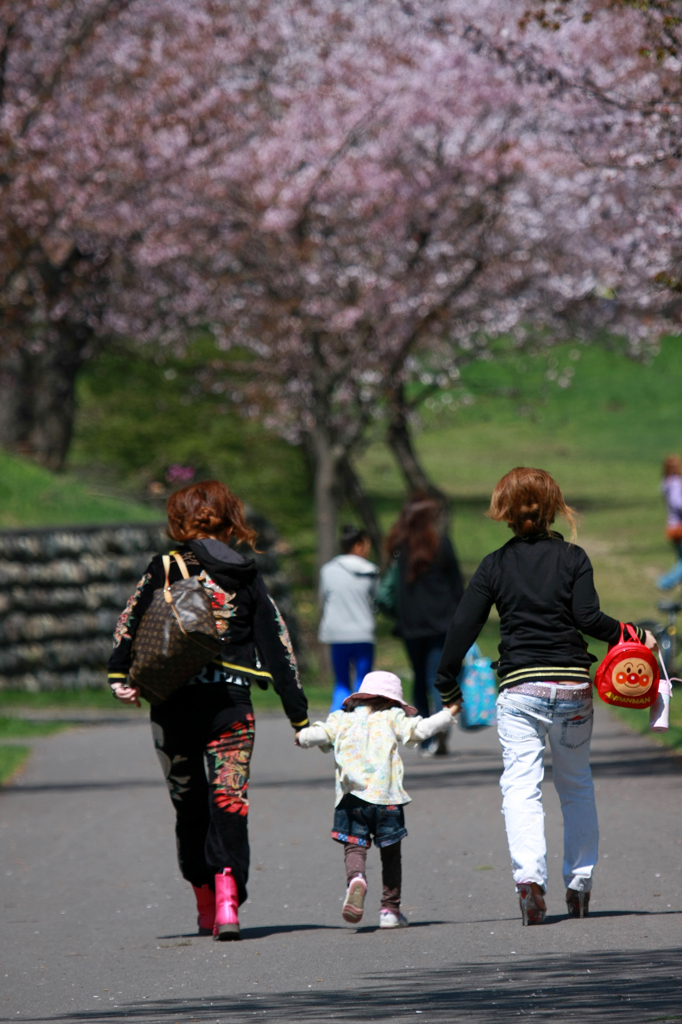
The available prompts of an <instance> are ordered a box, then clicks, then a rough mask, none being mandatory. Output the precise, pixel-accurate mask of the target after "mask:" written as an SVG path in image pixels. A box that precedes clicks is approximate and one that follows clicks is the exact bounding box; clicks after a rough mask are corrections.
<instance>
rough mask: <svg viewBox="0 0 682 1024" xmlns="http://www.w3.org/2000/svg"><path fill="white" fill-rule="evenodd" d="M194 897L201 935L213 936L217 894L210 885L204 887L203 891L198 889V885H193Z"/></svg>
mask: <svg viewBox="0 0 682 1024" xmlns="http://www.w3.org/2000/svg"><path fill="white" fill-rule="evenodd" d="M192 888H193V889H194V895H195V897H196V901H197V911H198V916H197V924H198V925H199V935H213V925H214V923H215V893H214V892H213V890H212V889H211V887H210V886H209V885H202V887H201V889H197V887H196V885H193V886H192Z"/></svg>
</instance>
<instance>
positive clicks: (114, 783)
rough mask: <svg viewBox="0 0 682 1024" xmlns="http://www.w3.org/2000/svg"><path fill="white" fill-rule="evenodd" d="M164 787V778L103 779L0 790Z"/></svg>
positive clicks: (27, 791) (31, 790)
mask: <svg viewBox="0 0 682 1024" xmlns="http://www.w3.org/2000/svg"><path fill="white" fill-rule="evenodd" d="M149 786H152V787H155V788H158V787H161V788H163V789H165V788H166V783H165V780H164V779H103V780H102V781H101V782H40V783H35V784H34V783H28V784H27V785H21V784H19V783H14V784H13V785H11V786H2V788H1V789H0V792H2V795H3V796H4V795H5V794H6V793H52V792H53V791H58V790H80V789H134V788H146V787H149Z"/></svg>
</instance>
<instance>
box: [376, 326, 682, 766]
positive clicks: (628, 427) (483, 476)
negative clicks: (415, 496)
mask: <svg viewBox="0 0 682 1024" xmlns="http://www.w3.org/2000/svg"><path fill="white" fill-rule="evenodd" d="M576 354H577V355H578V358H577V359H576V358H575V356H576ZM571 356H573V357H574V358H571ZM551 358H553V359H556V361H557V364H558V371H559V373H561V370H562V368H565V367H566V366H570V367H571V368H572V369H573V371H574V374H573V378H572V383H571V386H570V387H568V388H566V389H562V388H559V387H557V386H556V385H555V384H554V383H552V382H550V381H548V380H547V378H546V377H545V376H543V375H544V372H545V369H546V367H547V363H546V361H544V360H532V359H528V358H526V357H518V358H517V357H510V358H509V359H507V360H506V361H503V362H501V363H477V364H475V365H474V366H472V367H470V368H468V369H467V370H465V371H464V372H463V389H464V392H465V394H468V395H469V396H471V397H473V398H474V401H473V403H472V404H469V405H466V404H465V405H461V406H460V407H459V408H456V409H453V408H452V406H453V405H454V402H452V403H450V405H449V406H448V405H442V404H441V405H440V406H438V407H435V408H430V409H428V408H427V409H424V411H423V413H422V417H421V422H420V424H419V425H418V431H417V436H416V447H417V450H418V452H419V454H420V456H421V458H422V460H423V462H424V465H425V466H426V468H427V470H428V471H429V473H430V474H431V476H432V477H433V478H434V479H435V480H436V481H437V482H438V484H439V485H440V486H441V487H442V488H443V489H444V490H445V491H446V492H447V493H448V494H449V495H450V497H451V499H452V505H453V509H454V516H453V527H452V537H453V540H454V543H455V546H456V548H457V551H458V554H459V557H460V560H461V564H462V568H463V571H464V573H465V575H466V576H470V575H471V574H472V573H473V572H474V570H475V569H476V566H477V565H478V563H479V562H480V560H481V558H482V557H483V556H484V555H485V554H487V553H488V552H489V551H492V550H494V549H495V548H497V547H500V546H501V545H502V544H504V543H505V542H506V541H507V540H508V539H509V537H510V533H509V530H508V528H507V527H506V526H505V525H503V524H499V523H493V522H491V521H490V520H489V519H486V517H485V511H486V508H487V506H488V503H489V499H490V493H491V491H492V489H493V487H494V485H495V483H496V482H497V480H499V478H500V477H501V476H503V475H504V473H506V472H508V470H509V469H511V468H512V467H513V466H518V465H533V466H540V467H542V468H543V469H546V470H548V471H549V472H550V473H552V475H553V476H555V478H556V479H557V480H558V482H559V483H560V485H561V486H562V488H563V489H564V493H565V495H566V497H567V499H568V501H569V503H570V504H572V505H574V506H575V507H576V508H577V509H578V511H579V513H580V517H579V524H578V543H579V544H581V545H582V546H583V547H584V548H585V549H586V550H587V552H588V554H589V555H590V558H591V560H592V563H593V566H594V570H595V582H596V586H597V590H598V592H599V595H600V598H601V604H602V608H603V609H604V611H606V612H607V613H608V614H610V615H613V616H614V617H616V618H619V619H629V620H635V621H637V620H639V619H651V618H657V617H658V615H659V613H658V612H657V611H656V605H657V603H658V601H659V600H660V598H661V596H662V595H661V594H660V592H659V591H658V590H657V588H656V586H655V580H656V577H657V576H658V575H659V574H660V573H661V572H663V571H664V570H665V569H666V568H668V567H669V566H670V565H671V564H672V561H673V557H674V556H673V552H672V549H671V547H670V545H669V544H668V542H667V541H666V540H665V537H664V526H665V508H664V505H663V501H662V498H661V496H660V494H659V484H660V468H661V462H662V460H663V458H664V456H665V455H667V454H669V453H671V452H679V451H681V450H682V402H680V390H679V381H680V380H682V340H677V339H665V340H664V341H663V343H662V347H661V352H660V354H659V355H658V356H657V357H656V358H655V359H654V360H653V362H652V363H651V364H650V365H642V364H639V363H635V362H632V361H630V360H629V359H626V358H624V357H623V356H622V354H621V353H620V352H619V351H618V348H617V347H616V348H614V349H613V350H610V351H609V350H604V349H603V348H600V347H598V346H597V345H596V344H593V345H592V346H589V347H587V346H582V345H565V346H561V347H559V348H558V349H557V350H555V352H554V354H552V357H551ZM452 395H453V396H455V397H458V395H459V393H458V392H453V393H452ZM507 396H511V397H507ZM360 471H361V475H362V478H363V480H364V482H365V485H366V487H367V488H368V490H369V492H370V493H371V495H372V497H373V499H374V501H375V503H376V506H377V508H378V510H379V512H380V516H381V519H382V522H383V525H384V526H385V527H386V528H387V527H388V526H389V525H390V523H391V522H392V521H393V520H394V518H395V516H396V515H397V513H398V510H399V508H400V505H401V503H402V501H403V500H404V487H403V483H402V480H401V478H400V475H399V473H398V471H397V468H396V466H395V464H394V462H393V459H392V457H391V455H390V453H389V451H388V450H387V448H386V446H385V445H384V444H383V443H382V442H381V441H380V440H377V441H376V442H375V443H373V444H371V445H370V446H369V447H368V449H367V450H366V452H365V454H364V456H363V458H362V460H361V462H360ZM559 529H560V530H561V529H562V527H561V525H559ZM564 533H566V531H565V530H564ZM497 642H498V636H497V625H496V621H495V617H494V614H493V616H492V617H491V620H490V622H489V623H488V626H487V627H486V629H485V630H484V632H483V634H482V635H481V640H480V644H481V647H482V648H483V651H484V653H485V654H487V655H488V656H490V657H494V656H496V654H497V651H496V648H497ZM590 650H591V651H592V652H593V653H594V654H595V655H596V656H597V657H598V658H601V657H602V656H603V654H604V646H603V645H602V644H598V643H595V642H594V641H591V642H590ZM392 657H395V664H396V665H398V666H399V668H398V671H400V669H401V667H402V665H403V664H404V662H401V660H400V654H399V652H398V651H397V650H396V645H395V641H394V640H393V639H392V638H387V637H386V636H385V635H384V636H382V638H381V639H380V642H379V651H378V658H379V660H381V661H382V665H381V667H382V668H383V667H385V668H390V667H391V664H389V662H390V661H391V658H392ZM678 703H679V704H680V705H682V698H680V700H679V702H678V701H675V700H673V704H672V711H671V719H672V721H674V723H675V728H674V729H671V730H670V732H669V733H667V734H666V733H663V734H659V738H660V739H661V740H662V741H663V742H668V743H670V744H671V745H673V746H682V706H681V707H680V709H679V711H678V710H677V705H678ZM631 714H633V715H637V714H638V713H637V712H632V713H631ZM645 717H646V722H645V724H644V726H638V725H637V723H636V721H635V720H634V719H633V720H632V723H631V724H633V727H637V728H641V729H642V731H647V730H648V715H647V716H645ZM624 720H625V719H624ZM628 721H629V720H628ZM678 730H679V731H678Z"/></svg>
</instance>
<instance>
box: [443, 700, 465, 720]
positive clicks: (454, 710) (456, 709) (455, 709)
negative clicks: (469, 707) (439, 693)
mask: <svg viewBox="0 0 682 1024" xmlns="http://www.w3.org/2000/svg"><path fill="white" fill-rule="evenodd" d="M445 706H446V708H447V709H448V711H449V712H450V714H451V715H452V717H453V718H454V717H455V715H458V714H459V713H460V711H461V710H462V702H461V700H456V701H455V702H454V703H453V704H446V705H445Z"/></svg>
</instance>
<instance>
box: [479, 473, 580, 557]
mask: <svg viewBox="0 0 682 1024" xmlns="http://www.w3.org/2000/svg"><path fill="white" fill-rule="evenodd" d="M574 513H575V509H572V508H571V507H570V506H569V505H567V504H566V502H565V500H564V496H563V494H562V493H561V488H560V487H559V485H558V483H556V481H555V480H553V479H552V477H551V476H550V475H549V473H546V472H545V470H544V469H530V468H529V467H528V466H517V467H516V469H512V470H510V472H509V473H507V475H506V476H503V477H502V479H501V480H500V482H499V483H498V484H497V486H496V487H495V490H494V491H493V494H492V498H491V499H490V508H489V509H488V511H487V512H486V515H487V516H489V517H490V518H491V519H494V520H495V521H496V522H500V521H503V522H505V523H508V524H509V526H510V528H511V529H512V530H513V531H514V533H515V534H516V536H517V537H537V536H542V535H544V534H548V533H549V532H550V531H549V528H550V526H551V525H552V523H553V522H554V520H555V519H556V517H557V515H562V516H563V517H564V519H565V520H566V521H567V522H568V524H569V525H570V527H571V540H574V539H575V535H576V534H575V519H574Z"/></svg>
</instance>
